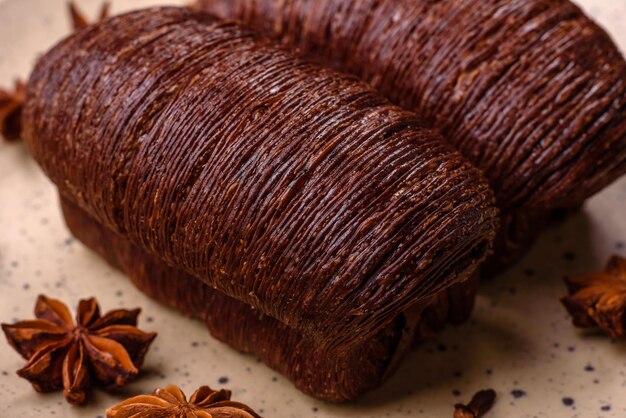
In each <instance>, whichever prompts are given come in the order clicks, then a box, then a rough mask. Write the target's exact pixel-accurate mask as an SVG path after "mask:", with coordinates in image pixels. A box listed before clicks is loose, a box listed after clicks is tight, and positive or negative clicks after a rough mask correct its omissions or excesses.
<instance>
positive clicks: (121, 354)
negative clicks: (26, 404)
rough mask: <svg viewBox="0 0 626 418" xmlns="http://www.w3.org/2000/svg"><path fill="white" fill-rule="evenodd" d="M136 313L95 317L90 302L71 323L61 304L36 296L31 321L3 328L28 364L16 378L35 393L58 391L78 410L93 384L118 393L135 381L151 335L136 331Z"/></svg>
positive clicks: (82, 305) (94, 306) (81, 305)
mask: <svg viewBox="0 0 626 418" xmlns="http://www.w3.org/2000/svg"><path fill="white" fill-rule="evenodd" d="M139 312H140V309H134V310H125V309H116V310H113V311H110V312H108V313H107V314H106V315H104V316H101V315H100V308H99V306H98V303H97V302H96V300H95V299H93V298H91V299H87V300H81V301H80V303H79V304H78V310H77V314H76V323H74V321H73V319H72V316H71V314H70V311H69V309H68V308H67V306H66V305H65V304H63V303H62V302H60V301H58V300H55V299H51V298H48V297H46V296H43V295H40V296H39V298H38V299H37V304H36V305H35V316H36V317H37V319H36V320H30V321H20V322H17V323H15V324H13V325H8V324H2V330H3V331H4V334H5V335H6V337H7V340H8V341H9V344H11V346H13V348H14V349H15V350H16V351H17V352H18V353H20V354H21V355H22V357H24V358H25V359H26V360H27V363H26V365H25V366H24V367H23V368H21V369H19V370H18V371H17V374H18V375H19V376H20V377H23V378H24V379H27V380H29V381H30V382H31V383H32V385H33V387H34V388H35V390H37V391H38V392H51V391H55V390H59V389H61V388H63V394H64V396H65V399H67V401H68V402H70V403H73V404H81V403H83V402H84V401H85V396H86V390H87V389H88V388H89V387H90V385H91V383H92V381H95V382H97V383H99V384H101V385H103V386H105V387H120V386H123V385H124V384H126V383H128V382H130V381H132V380H133V379H135V378H136V377H137V374H138V373H139V370H138V369H139V368H140V367H141V365H142V363H143V359H144V356H145V355H146V352H147V351H148V348H149V347H150V344H151V343H152V341H153V340H154V338H155V337H156V334H155V333H146V332H143V331H141V330H139V329H138V328H137V327H136V326H137V316H138V315H139Z"/></svg>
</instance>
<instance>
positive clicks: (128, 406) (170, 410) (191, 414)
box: [107, 386, 260, 418]
mask: <svg viewBox="0 0 626 418" xmlns="http://www.w3.org/2000/svg"><path fill="white" fill-rule="evenodd" d="M230 395H231V393H230V391H229V390H225V389H222V390H220V391H215V390H213V389H211V388H209V387H208V386H202V387H200V388H199V389H198V390H196V391H195V392H194V394H193V395H191V398H190V399H189V401H187V399H186V398H185V394H184V393H183V392H182V390H181V389H180V388H179V387H178V386H167V387H165V388H159V389H156V390H155V391H154V392H153V393H152V395H139V396H135V397H133V398H130V399H126V400H125V401H123V402H121V403H119V404H117V405H115V406H113V407H111V408H109V409H107V418H260V416H259V415H258V414H257V413H256V412H254V411H253V410H252V409H251V408H250V407H248V406H246V405H244V404H242V403H239V402H233V401H231V400H230Z"/></svg>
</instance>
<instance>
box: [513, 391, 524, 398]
mask: <svg viewBox="0 0 626 418" xmlns="http://www.w3.org/2000/svg"><path fill="white" fill-rule="evenodd" d="M511 395H513V397H514V398H515V399H519V398H523V397H524V396H526V391H523V390H521V389H513V390H512V391H511Z"/></svg>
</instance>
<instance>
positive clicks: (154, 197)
mask: <svg viewBox="0 0 626 418" xmlns="http://www.w3.org/2000/svg"><path fill="white" fill-rule="evenodd" d="M22 123H23V134H24V139H25V141H26V144H27V146H28V147H29V149H30V151H31V152H32V154H33V156H34V157H35V159H36V160H37V161H38V162H39V163H40V165H41V166H42V167H43V169H44V171H45V172H46V173H47V174H48V176H49V177H50V178H51V179H52V181H53V182H55V183H56V185H57V186H58V187H59V191H60V193H61V195H62V196H63V197H64V199H66V200H67V202H70V203H71V204H73V205H75V206H76V207H78V208H81V210H82V211H84V212H85V214H86V215H87V216H89V217H91V218H92V219H93V221H94V222H95V223H97V225H98V226H99V227H101V228H104V229H105V230H106V231H110V233H111V234H115V235H116V236H118V237H119V239H120V240H121V241H120V242H124V243H127V244H118V243H117V241H116V243H115V244H114V246H115V247H116V248H117V247H118V246H120V248H121V246H123V245H128V246H130V247H129V248H131V249H129V250H124V251H127V252H128V253H133V252H136V259H134V260H133V262H135V261H136V262H137V263H139V264H138V265H132V266H130V267H128V266H127V264H124V263H118V265H119V266H121V267H122V268H123V269H124V270H125V271H127V272H128V273H129V274H130V275H131V276H133V277H134V278H135V280H136V281H137V282H138V284H139V286H140V287H142V288H143V289H145V290H146V291H147V292H148V293H150V294H153V295H154V296H155V297H157V298H159V299H161V300H163V301H165V302H168V303H170V304H172V305H174V306H177V307H179V308H181V309H183V310H186V311H187V312H188V313H193V314H196V315H205V316H207V318H209V319H208V322H209V327H210V328H211V329H212V331H213V332H214V334H216V335H217V336H218V337H219V338H222V339H224V340H225V341H227V342H229V343H230V344H232V345H234V346H236V347H237V348H240V349H245V350H249V351H254V352H256V353H257V354H258V355H262V354H263V357H264V358H265V359H266V362H268V364H270V365H272V366H273V367H276V368H278V369H279V370H281V371H282V372H283V373H285V374H286V375H287V376H288V377H289V378H291V379H292V380H293V381H294V382H295V383H296V384H297V385H298V387H300V388H302V389H303V390H305V391H307V392H308V393H311V394H313V395H314V396H318V397H320V398H323V399H329V400H346V399H352V398H353V397H355V396H357V395H358V394H359V393H361V392H362V391H363V390H366V389H367V388H369V387H372V386H374V385H376V384H378V383H379V382H380V380H381V378H382V376H384V375H385V373H386V371H387V370H388V369H389V364H390V363H391V360H390V359H391V358H392V357H394V356H395V354H394V353H396V352H401V350H398V349H397V345H398V342H397V341H400V338H399V335H400V331H398V330H399V329H402V328H404V327H405V325H406V323H407V321H406V320H405V319H403V318H406V317H407V316H408V314H407V312H410V311H411V310H412V309H414V307H415V306H420V305H424V304H426V303H428V302H430V301H431V300H432V299H433V297H435V295H437V294H438V293H439V292H441V291H445V290H446V289H447V288H448V287H449V286H450V285H452V284H454V283H460V282H463V281H465V280H467V279H468V278H469V277H470V276H471V274H472V273H473V272H474V271H475V269H476V267H477V266H478V264H479V263H480V262H481V261H482V260H483V259H484V257H485V255H486V254H487V252H488V250H489V247H490V242H491V240H492V239H493V236H494V231H495V228H496V209H495V208H494V205H493V202H494V198H493V196H492V194H491V192H490V189H489V187H488V186H487V185H486V183H485V182H484V181H483V180H482V178H481V175H480V173H479V172H478V170H476V169H475V168H473V167H472V166H471V165H470V164H469V163H467V162H466V161H465V160H464V159H463V158H462V157H461V156H460V154H458V153H457V152H456V151H454V150H453V149H452V148H451V147H450V146H448V145H447V144H446V143H445V142H444V141H442V140H441V138H440V137H439V136H438V135H437V134H436V133H435V132H434V131H431V130H428V129H424V128H423V127H422V125H421V123H420V122H419V121H418V120H417V119H416V117H415V116H414V115H413V114H410V113H406V112H403V111H402V110H400V109H399V108H397V107H394V106H392V105H390V104H389V103H388V102H387V101H386V100H384V99H382V98H380V97H379V96H378V95H376V94H375V93H374V92H373V91H372V90H371V89H370V88H369V87H368V86H367V85H365V84H361V83H359V82H357V81H356V80H354V79H352V78H350V77H347V76H343V75H339V74H338V73H335V72H334V71H332V70H328V69H324V68H321V67H318V66H315V65H312V64H309V63H307V62H305V61H302V60H299V59H296V58H295V57H294V56H292V55H291V54H290V53H288V52H286V51H284V50H282V49H280V48H278V47H276V46H275V45H274V44H272V43H271V42H269V41H266V40H263V39H261V38H258V37H257V36H255V35H254V34H252V33H251V32H249V31H247V30H244V29H242V28H241V27H239V26H238V25H236V24H232V23H221V22H218V21H216V20H215V19H214V18H212V17H209V16H205V15H197V14H194V13H191V12H190V11H188V10H184V9H175V8H159V9H149V10H145V11H139V12H134V13H130V14H126V15H122V16H119V17H115V18H112V19H110V20H107V21H105V22H104V23H101V24H98V25H94V26H92V27H89V28H87V29H85V30H83V31H80V32H78V33H76V34H74V35H72V36H70V37H69V38H67V39H66V40H64V41H62V42H61V43H60V44H59V45H57V46H56V47H55V48H53V49H52V50H51V51H50V52H48V53H47V54H46V55H44V56H43V57H42V58H41V59H40V60H39V62H38V64H37V66H36V68H35V70H34V71H33V73H32V75H31V78H30V80H29V83H28V88H27V97H26V102H25V105H24V110H23V119H22ZM70 224H71V223H70ZM73 229H74V231H75V233H77V234H78V235H81V234H80V232H81V231H80V228H76V227H74V228H73ZM103 239H104V238H103ZM85 240H86V241H89V240H87V239H85ZM144 259H145V260H146V261H145V262H144V261H142V260H144ZM164 266H171V267H172V269H174V270H167V269H165V267H164ZM146 269H148V270H150V274H145V270H146ZM137 271H139V272H137ZM170 275H172V276H173V278H170V277H169V276H170ZM166 276H167V277H166ZM192 278H193V280H197V281H198V283H197V284H196V287H197V288H198V289H200V290H198V292H199V293H201V294H203V295H205V296H206V297H205V298H203V299H200V300H199V302H198V303H199V304H200V305H201V306H199V307H198V308H197V309H193V310H188V309H187V308H186V307H185V306H184V305H185V304H186V302H185V301H187V298H189V297H192V295H191V294H190V293H182V294H178V293H177V290H176V289H187V288H188V287H187V283H188V282H190V283H195V282H193V280H192ZM179 280H180V283H185V286H181V285H180V284H179ZM165 281H167V284H164V283H165ZM172 283H174V284H173V285H172ZM167 286H173V287H167ZM192 286H193V285H192ZM211 288H212V289H215V292H214V291H211V292H207V291H205V290H202V289H211ZM164 289H167V291H165V290H164ZM185 292H187V291H186V290H185ZM214 297H215V298H219V299H220V301H218V302H216V306H219V307H220V308H219V311H218V312H208V311H207V309H211V308H209V307H207V306H204V305H212V303H210V302H207V300H211V298H214ZM246 310H247V311H246ZM420 310H421V309H420ZM242 311H246V312H248V313H249V315H248V314H245V313H243V312H242ZM240 317H241V318H243V319H242V321H243V322H242V323H240V324H239V325H241V327H238V328H235V329H237V330H238V331H237V332H240V333H242V334H238V335H232V330H230V329H226V325H222V326H221V328H219V327H212V326H211V321H212V319H211V318H214V319H213V321H214V322H216V323H217V322H223V324H229V323H230V322H229V321H235V320H236V319H237V318H240ZM268 327H269V328H268ZM271 327H283V328H285V329H289V330H293V332H292V331H290V332H289V334H288V335H286V336H287V340H286V341H285V342H284V343H282V342H280V341H279V342H276V341H272V342H270V341H269V340H267V338H269V337H268V336H266V335H265V332H266V331H268V330H269V329H273V328H271ZM241 330H243V331H241ZM229 333H231V334H229ZM248 334H249V335H248ZM300 348H301V349H302V350H301V351H302V352H304V353H307V354H308V355H309V356H308V357H307V359H309V357H310V360H306V361H305V359H303V358H300V357H298V356H300V355H301V354H300V351H299V349H300ZM263 350H266V351H267V352H266V353H263V352H262V351H263ZM324 353H329V354H324ZM325 355H329V356H334V357H333V358H330V357H329V358H324V357H323V356H325ZM289 356H292V357H289ZM293 356H295V357H293ZM355 362H358V363H359V368H364V370H354V367H355V366H356V363H355ZM339 371H341V373H340V377H333V378H331V379H330V380H331V382H330V383H328V385H330V386H328V385H327V384H326V383H324V379H329V376H331V375H332V374H336V373H339ZM354 373H356V374H358V376H357V375H354ZM361 375H363V376H367V378H364V377H362V376H361ZM320 376H324V377H320ZM364 382H365V383H364ZM371 382H375V383H371Z"/></svg>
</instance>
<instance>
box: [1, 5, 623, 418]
mask: <svg viewBox="0 0 626 418" xmlns="http://www.w3.org/2000/svg"><path fill="white" fill-rule="evenodd" d="M172 2H174V0H171V1H169V3H172ZM79 3H80V5H81V6H82V7H83V8H84V10H86V11H87V12H89V13H92V14H94V15H95V13H96V9H97V7H98V5H99V1H84V2H79ZM153 3H154V2H153V1H145V0H142V1H139V0H119V1H113V10H114V12H118V11H122V10H125V9H129V8H137V7H141V6H144V5H148V4H153ZM580 3H581V5H582V6H583V7H585V9H586V10H587V11H588V12H589V13H590V14H591V15H592V16H594V17H595V18H596V19H597V20H598V21H599V22H600V23H602V24H603V25H604V26H605V27H606V28H607V29H608V30H609V32H610V33H611V34H612V35H613V37H614V39H615V40H616V41H617V42H618V44H620V46H621V47H622V48H623V49H625V48H626V25H624V24H623V22H626V0H581V1H580ZM68 31H69V23H68V21H67V16H66V9H65V2H64V1H63V0H3V1H2V0H0V84H1V85H3V86H7V85H9V84H10V83H11V82H12V80H13V78H15V77H25V76H27V74H28V71H29V69H30V67H31V66H32V65H33V61H34V59H35V57H36V56H37V54H39V53H41V52H42V51H44V50H45V49H46V48H48V47H49V46H51V45H52V44H53V43H54V42H56V41H57V40H58V39H59V38H60V37H62V36H63V35H65V34H66V33H67V32H68ZM625 208H626V179H623V180H622V181H621V182H618V183H617V184H614V185H613V186H611V187H610V188H609V189H607V190H605V191H604V192H602V193H601V194H600V195H598V196H596V197H595V198H594V199H592V200H590V201H589V202H588V203H587V204H586V205H585V207H584V209H583V210H582V211H581V212H580V213H579V214H578V215H576V216H575V217H574V218H572V219H570V220H569V221H568V222H567V223H566V224H564V225H562V226H561V227H559V228H557V229H553V230H550V231H548V232H547V233H545V234H544V236H543V237H542V239H541V240H540V241H539V242H538V243H537V245H536V246H535V247H534V249H533V250H532V252H531V253H530V254H529V255H528V256H527V257H526V258H525V259H524V260H523V261H522V262H521V263H520V264H519V265H518V266H517V267H516V268H514V269H512V270H511V271H509V272H508V273H507V274H504V275H502V276H501V277H497V278H496V279H493V280H491V281H489V282H488V283H485V284H484V286H483V288H482V290H481V293H480V296H479V299H478V303H477V308H476V312H475V315H474V318H473V320H472V321H471V322H470V323H468V324H466V325H464V326H462V327H457V328H448V329H447V330H446V331H445V332H444V333H443V334H441V335H440V336H439V337H438V338H437V340H436V341H432V342H430V343H427V344H424V345H422V346H421V347H419V348H418V349H417V350H416V351H415V352H414V353H412V355H410V357H409V358H408V359H407V360H406V361H405V362H404V363H403V365H402V367H401V369H400V370H399V372H398V373H397V374H396V375H395V376H394V377H393V378H392V379H391V380H390V381H389V382H387V384H385V385H384V386H383V387H382V388H380V389H379V390H376V391H375V392H372V393H370V394H369V395H367V396H366V397H364V398H363V399H362V400H360V401H359V402H358V403H355V404H351V405H342V406H336V405H328V404H324V403H321V402H318V401H315V400H313V399H311V398H309V397H307V396H305V395H303V394H301V393H300V392H298V391H297V390H295V389H294V388H293V387H292V385H291V384H290V383H289V382H288V381H286V380H285V379H283V378H282V377H281V376H279V375H278V374H276V373H274V372H273V371H272V370H270V369H268V368H267V367H265V366H264V365H263V364H261V363H260V362H258V361H257V359H255V358H254V357H251V356H247V355H242V354H239V353H237V352H235V351H233V350H231V349H229V348H228V347H227V346H225V345H223V344H221V343H219V342H217V341H215V340H214V339H212V338H211V336H210V335H209V333H208V332H207V331H206V330H205V329H204V327H203V325H202V324H201V323H200V322H197V321H193V320H189V319H187V318H184V317H182V316H181V315H179V314H178V313H176V312H174V311H172V310H170V309H166V308H164V307H162V306H160V305H158V304H157V303H155V302H153V301H152V300H150V299H148V298H147V297H146V296H144V295H143V294H141V293H140V292H139V291H137V290H136V289H135V288H134V287H133V286H132V285H131V284H130V282H129V281H128V280H127V279H126V278H125V277H124V276H123V275H122V274H120V273H119V272H117V271H115V270H112V269H111V268H110V267H109V266H107V265H106V264H105V263H104V262H103V261H102V260H100V259H99V258H98V257H96V256H95V255H94V254H92V253H91V252H89V251H88V250H87V249H85V248H84V247H83V246H82V245H81V244H79V243H78V242H76V241H75V240H74V239H72V237H71V236H70V234H69V232H68V231H67V229H66V228H65V226H64V224H63V221H62V218H61V213H60V211H59V205H58V201H57V196H56V195H55V190H54V188H53V186H52V184H50V182H49V181H48V180H47V179H46V178H45V177H44V176H43V174H42V173H41V171H40V170H39V168H38V167H37V166H36V164H35V163H34V162H33V161H32V160H31V159H30V158H29V156H28V154H27V153H26V151H25V149H24V147H23V146H22V144H20V143H17V144H10V145H9V144H0V320H1V321H2V322H12V321H14V320H17V319H26V318H30V317H32V309H33V304H34V301H35V299H36V297H37V295H38V294H40V293H45V294H47V295H50V296H53V297H56V298H59V299H62V300H64V301H66V302H68V303H69V304H70V305H75V303H76V302H77V301H78V300H79V299H81V298H85V297H88V296H92V295H93V296H97V297H98V299H99V301H100V303H101V306H102V308H103V309H104V310H108V309H112V308H117V307H128V308H131V307H136V306H141V307H143V313H142V316H141V321H140V325H141V327H143V328H144V329H146V330H152V331H158V333H159V337H158V338H157V340H156V341H155V343H154V345H153V349H152V351H151V352H150V353H149V354H148V356H147V360H146V364H145V373H144V374H143V375H142V376H141V378H140V379H139V380H138V381H136V382H135V383H133V384H131V385H130V386H128V388H127V389H126V390H124V391H121V392H118V393H114V394H110V393H105V392H102V391H98V390H96V391H94V392H93V394H92V395H91V396H90V398H89V402H88V404H87V406H84V407H72V406H69V405H67V404H66V403H65V402H64V400H63V398H62V395H61V394H60V393H52V394H48V395H40V394H37V393H35V392H34V391H33V390H32V389H31V386H30V384H29V383H28V382H26V381H25V380H22V379H20V378H18V377H17V376H16V375H15V373H14V371H15V370H16V369H17V368H19V367H21V365H22V364H23V360H22V359H21V358H20V357H19V356H18V355H17V354H16V353H15V352H14V351H13V350H12V349H11V348H10V347H9V346H8V345H7V344H5V343H3V342H2V343H0V417H11V418H12V417H41V416H62V417H83V416H85V417H94V418H95V417H98V416H103V414H104V410H105V409H106V407H108V406H110V405H112V404H114V403H116V402H118V401H120V400H121V399H124V398H126V397H128V396H130V395H134V394H137V393H140V392H148V391H151V390H152V389H153V388H155V387H157V386H162V385H165V384H178V385H180V386H182V387H183V389H184V390H185V391H186V392H189V393H191V392H192V391H193V390H194V389H195V388H196V387H197V386H200V385H203V384H208V385H210V386H212V387H216V388H219V387H228V388H230V389H232V390H233V398H234V399H236V400H239V401H242V402H245V403H248V404H250V405H251V406H253V407H254V408H255V409H257V410H258V411H260V413H261V414H262V415H264V416H266V417H275V418H286V417H320V418H321V417H344V416H345V417H407V416H410V417H451V416H452V411H453V404H454V403H456V402H459V401H467V400H468V399H469V398H470V397H471V395H472V394H473V393H474V392H475V391H477V390H479V389H482V388H494V389H495V390H496V391H497V392H498V400H497V404H496V406H495V408H494V409H493V410H492V412H491V413H490V415H489V417H506V418H511V417H550V418H560V417H564V418H565V417H568V418H569V417H591V418H597V417H607V418H608V417H624V416H626V395H625V394H626V343H615V342H613V341H611V340H609V339H608V338H606V337H604V336H602V335H598V334H589V333H583V332H580V331H578V330H576V329H574V328H573V327H572V326H571V325H570V323H569V320H568V317H567V315H566V313H565V312H564V310H563V308H562V307H561V305H560V304H559V302H558V297H559V296H560V295H561V294H563V293H564V287H563V285H562V280H561V279H562V276H564V275H566V274H576V273H581V272H585V271H589V270H593V269H598V268H601V267H602V266H603V264H604V262H605V261H606V259H607V258H608V257H609V256H610V255H611V254H614V253H617V254H621V255H626V248H625V241H626V216H625V215H626V210H625Z"/></svg>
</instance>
